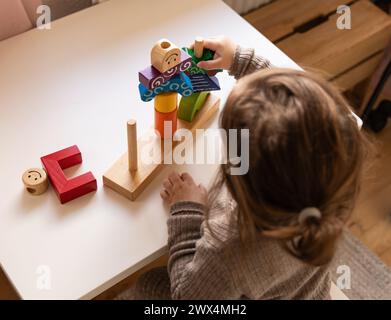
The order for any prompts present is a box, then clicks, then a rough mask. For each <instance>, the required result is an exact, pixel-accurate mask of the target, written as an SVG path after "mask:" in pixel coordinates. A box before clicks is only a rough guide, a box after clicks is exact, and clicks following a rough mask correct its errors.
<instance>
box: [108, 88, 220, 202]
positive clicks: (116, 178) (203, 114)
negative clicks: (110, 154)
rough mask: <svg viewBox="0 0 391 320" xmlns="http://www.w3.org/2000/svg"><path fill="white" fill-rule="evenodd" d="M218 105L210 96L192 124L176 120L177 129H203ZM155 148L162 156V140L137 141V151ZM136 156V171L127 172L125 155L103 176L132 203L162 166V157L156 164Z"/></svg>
mask: <svg viewBox="0 0 391 320" xmlns="http://www.w3.org/2000/svg"><path fill="white" fill-rule="evenodd" d="M219 105H220V98H219V97H217V96H215V95H213V94H210V95H209V96H208V98H207V100H206V101H205V105H204V107H203V108H202V109H201V110H200V111H199V112H198V114H197V115H196V116H195V118H194V120H193V121H192V122H186V121H182V120H178V129H180V128H186V129H188V130H191V131H192V132H194V131H195V130H196V129H202V128H205V125H206V123H207V122H208V121H209V120H210V119H211V118H212V116H213V115H215V114H216V113H217V111H218V110H219ZM151 130H153V129H151ZM146 136H147V137H150V136H151V132H148V133H147V135H146ZM146 146H147V147H146ZM156 146H157V147H158V148H160V150H161V153H162V154H163V150H162V148H161V146H162V140H161V139H160V138H159V137H156V138H155V140H153V143H151V141H149V140H146V139H145V138H143V137H141V138H140V139H139V140H138V150H139V151H140V150H143V148H144V147H145V148H147V150H146V152H148V151H149V150H152V149H153V148H154V147H156ZM175 146H176V142H175V141H173V148H175ZM138 156H139V161H138V170H137V171H134V172H129V170H128V154H127V153H125V154H124V155H122V156H121V157H120V158H119V159H118V160H117V161H116V162H115V163H114V164H113V165H112V167H111V168H110V169H109V170H108V171H107V172H106V173H105V174H104V175H103V183H104V185H105V186H107V187H109V188H111V189H113V190H114V191H116V192H118V193H119V194H121V195H123V196H124V197H126V198H128V199H130V200H132V201H134V200H135V199H136V198H137V197H138V196H139V195H140V194H141V192H142V191H143V190H144V189H145V188H146V187H147V186H148V184H149V183H150V182H151V181H152V180H153V179H154V178H155V177H156V176H157V174H158V173H159V172H160V170H161V169H162V168H163V165H164V164H163V159H164V156H162V157H161V159H162V161H161V162H160V163H157V164H155V163H152V164H146V163H144V162H143V161H142V158H141V157H140V152H139V153H138Z"/></svg>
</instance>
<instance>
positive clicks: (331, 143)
mask: <svg viewBox="0 0 391 320" xmlns="http://www.w3.org/2000/svg"><path fill="white" fill-rule="evenodd" d="M205 46H206V47H207V48H210V49H212V50H214V51H216V55H215V59H214V60H213V61H206V62H200V63H199V66H200V67H202V68H205V69H217V68H223V69H227V70H229V73H230V74H231V75H233V76H234V77H235V78H237V79H239V78H242V77H243V79H241V80H239V81H238V83H237V85H236V86H235V88H234V89H233V91H232V92H231V94H230V95H229V97H228V99H227V102H226V104H225V107H224V109H223V111H222V115H221V127H222V128H223V129H225V130H228V129H239V130H240V129H249V130H250V137H249V140H250V141H249V143H250V154H249V160H250V161H249V171H248V173H246V174H245V175H230V174H229V172H230V170H229V168H230V164H227V165H222V166H221V170H220V173H219V179H218V180H217V182H216V184H215V186H214V187H213V188H212V190H211V191H210V192H209V199H211V202H210V203H209V204H208V193H207V191H206V189H205V188H204V187H202V186H200V185H198V184H197V183H196V182H195V181H194V180H193V178H192V177H191V176H190V175H189V174H187V173H183V174H178V173H172V174H170V176H169V177H168V179H167V180H165V181H164V183H163V190H162V192H161V196H162V198H163V199H164V200H165V201H167V202H168V203H169V205H170V207H171V217H170V218H169V219H168V236H169V239H168V248H169V261H168V272H167V270H166V269H163V268H162V269H155V270H152V271H150V272H149V273H147V274H145V275H144V276H142V277H141V278H140V279H139V281H138V283H137V285H136V298H141V299H142V298H154V299H159V298H162V299H164V298H165V299H169V298H173V299H239V298H248V299H328V298H329V291H330V285H331V280H330V275H329V271H328V263H329V262H330V260H331V259H332V257H333V254H334V251H335V247H336V244H337V240H338V238H339V237H340V235H341V232H342V230H343V226H344V223H345V222H346V220H347V218H348V216H349V214H350V212H351V210H352V206H353V204H354V199H355V197H356V195H357V191H358V186H359V179H360V172H361V169H362V164H363V159H364V141H365V140H364V137H363V135H362V133H361V132H360V129H359V127H358V125H357V122H356V120H355V119H354V117H353V115H352V114H351V111H350V109H349V107H348V105H347V103H346V101H345V100H344V99H343V98H342V96H341V95H340V94H339V93H338V92H337V90H336V89H334V88H333V87H332V86H331V85H329V84H328V83H327V82H326V81H324V80H322V79H320V78H318V77H316V76H315V75H312V74H310V73H306V72H301V71H294V70H287V69H285V70H284V69H273V68H272V67H271V65H270V63H269V62H268V61H267V60H266V59H264V58H261V57H257V56H255V55H254V50H251V49H250V50H249V49H242V48H240V47H239V46H237V45H236V44H234V43H233V42H232V41H230V40H229V39H226V38H217V39H209V40H206V41H205ZM260 69H265V70H263V71H258V72H255V71H256V70H260ZM250 74H251V75H250ZM246 75H247V76H246ZM244 76H245V77H244ZM239 148H240V147H239ZM239 151H240V149H239ZM238 154H240V152H239V153H238ZM225 188H226V189H227V191H228V192H227V193H226V192H224V189H225Z"/></svg>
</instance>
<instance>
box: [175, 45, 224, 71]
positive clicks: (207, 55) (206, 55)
mask: <svg viewBox="0 0 391 320" xmlns="http://www.w3.org/2000/svg"><path fill="white" fill-rule="evenodd" d="M182 50H183V51H185V52H186V53H187V54H188V55H190V56H191V58H192V64H191V67H190V68H188V69H187V70H186V74H188V75H193V74H204V73H207V70H204V69H202V68H199V67H198V66H197V64H198V62H200V61H208V60H213V58H214V55H215V52H214V51H212V50H210V49H206V48H204V49H203V54H202V57H201V58H198V57H197V56H196V55H195V52H194V49H190V48H182ZM213 71H215V72H222V71H223V70H222V69H216V70H213Z"/></svg>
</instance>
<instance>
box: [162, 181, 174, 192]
mask: <svg viewBox="0 0 391 320" xmlns="http://www.w3.org/2000/svg"><path fill="white" fill-rule="evenodd" d="M163 188H164V189H165V190H166V191H167V192H168V193H171V191H172V183H171V182H170V181H168V180H164V181H163Z"/></svg>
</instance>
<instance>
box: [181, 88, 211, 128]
mask: <svg viewBox="0 0 391 320" xmlns="http://www.w3.org/2000/svg"><path fill="white" fill-rule="evenodd" d="M208 95H209V92H207V91H203V92H197V93H193V94H192V95H190V96H188V97H185V96H183V97H182V98H181V102H180V103H179V108H178V112H177V117H178V119H182V120H185V121H189V122H191V121H193V119H194V116H195V115H196V113H197V112H198V111H199V110H201V109H202V107H203V106H204V104H205V100H206V98H207V97H208Z"/></svg>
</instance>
